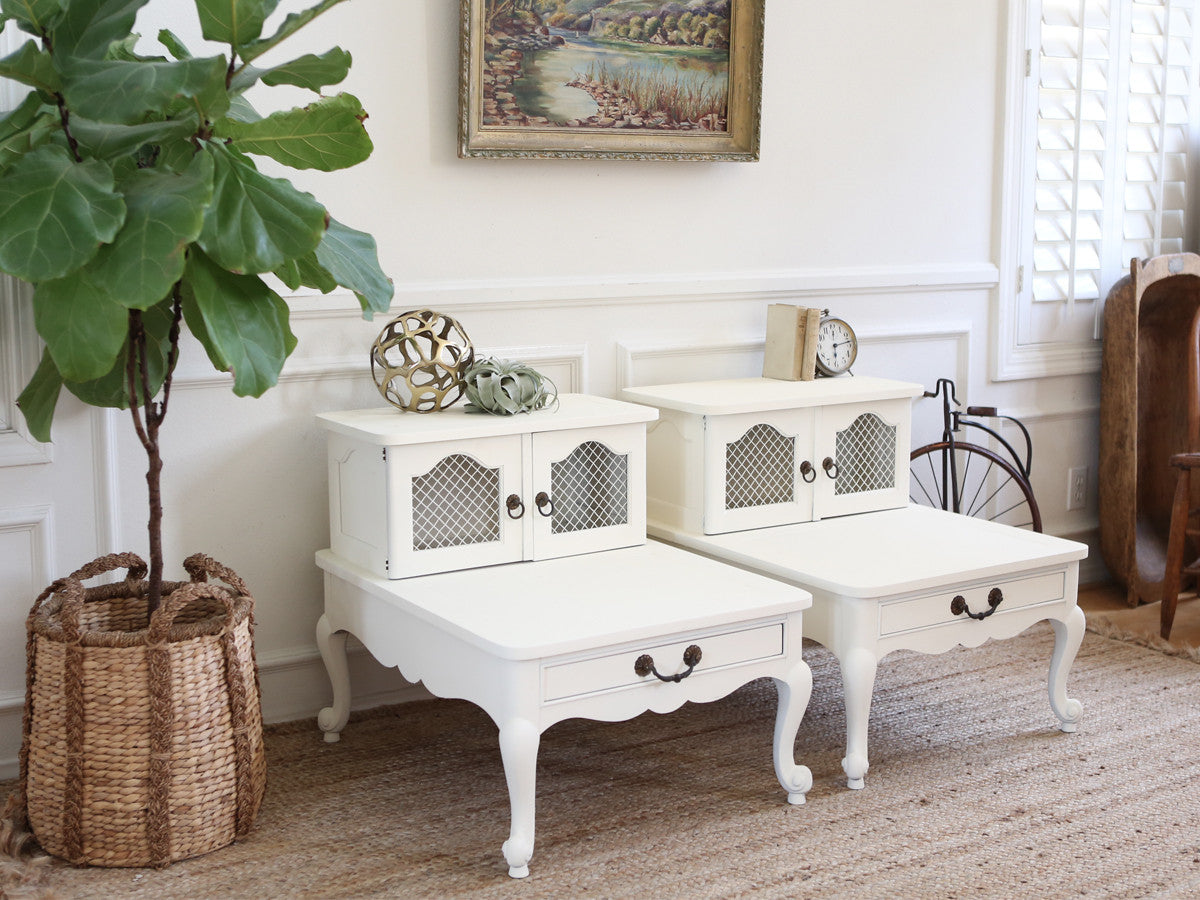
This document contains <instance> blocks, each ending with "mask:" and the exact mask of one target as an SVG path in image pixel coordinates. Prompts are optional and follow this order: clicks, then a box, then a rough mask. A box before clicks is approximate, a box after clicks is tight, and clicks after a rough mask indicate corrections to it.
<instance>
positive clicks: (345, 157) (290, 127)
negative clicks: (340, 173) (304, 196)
mask: <svg viewBox="0 0 1200 900" xmlns="http://www.w3.org/2000/svg"><path fill="white" fill-rule="evenodd" d="M366 115H367V114H366V113H365V112H363V108H362V104H361V103H359V102H358V99H357V98H356V97H354V96H353V95H351V94H338V95H337V96H336V97H322V98H321V99H320V100H318V101H317V102H316V103H311V104H309V105H308V106H306V107H304V108H302V109H290V110H285V111H284V112H277V113H274V114H272V115H269V116H267V117H266V118H265V119H261V120H259V121H258V122H238V121H235V120H233V119H223V120H222V121H220V122H218V123H217V125H216V126H215V127H214V129H213V131H214V133H215V134H216V136H217V137H222V138H230V139H232V140H233V142H234V146H236V147H237V149H238V150H239V151H241V152H242V153H257V154H261V155H263V156H269V157H271V158H272V159H274V160H276V161H277V162H281V163H283V164H284V165H287V166H291V167H292V168H294V169H320V170H321V171H322V172H332V171H334V170H336V169H345V168H349V167H350V166H354V165H357V164H358V163H360V162H362V161H363V160H365V159H366V158H367V157H368V156H370V155H371V150H372V149H373V148H372V145H371V138H370V137H369V136H368V135H367V131H366V129H365V128H363V124H362V120H363V119H365V118H366Z"/></svg>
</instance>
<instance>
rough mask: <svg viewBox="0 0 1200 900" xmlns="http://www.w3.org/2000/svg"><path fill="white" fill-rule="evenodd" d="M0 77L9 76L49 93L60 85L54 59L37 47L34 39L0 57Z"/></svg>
mask: <svg viewBox="0 0 1200 900" xmlns="http://www.w3.org/2000/svg"><path fill="white" fill-rule="evenodd" d="M0 77H4V78H11V79H12V80H13V81H19V82H21V84H27V85H29V86H30V87H34V88H37V89H38V90H42V91H48V92H49V93H54V92H56V91H57V90H58V89H59V88H60V87H62V80H61V79H60V78H59V77H58V72H57V71H56V70H55V68H54V61H53V60H52V59H51V58H50V54H49V53H47V52H46V51H44V50H42V49H40V48H39V47H38V45H37V42H36V41H26V42H25V43H24V44H22V45H21V47H20V49H18V50H17V51H16V52H15V53H10V54H9V55H8V56H6V57H4V58H3V59H0Z"/></svg>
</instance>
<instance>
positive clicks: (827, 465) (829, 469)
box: [821, 456, 838, 481]
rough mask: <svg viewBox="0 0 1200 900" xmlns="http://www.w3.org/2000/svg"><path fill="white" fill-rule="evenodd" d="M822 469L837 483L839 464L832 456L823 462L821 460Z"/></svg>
mask: <svg viewBox="0 0 1200 900" xmlns="http://www.w3.org/2000/svg"><path fill="white" fill-rule="evenodd" d="M821 468H822V469H824V470H825V474H826V475H828V476H829V477H830V478H832V479H833V480H834V481H837V477H838V464H837V463H836V462H834V461H833V457H832V456H827V457H825V458H824V459H823V460H821Z"/></svg>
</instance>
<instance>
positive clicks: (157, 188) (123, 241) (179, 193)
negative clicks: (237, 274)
mask: <svg viewBox="0 0 1200 900" xmlns="http://www.w3.org/2000/svg"><path fill="white" fill-rule="evenodd" d="M212 170H213V165H212V158H211V157H209V156H208V155H206V154H203V153H198V154H196V157H195V159H194V160H193V162H192V165H191V166H190V167H189V169H188V170H187V172H185V173H183V174H182V175H177V174H175V173H173V172H160V171H157V170H155V169H140V170H138V171H137V172H136V173H135V174H134V175H133V177H132V178H130V179H129V180H128V181H127V182H125V183H123V184H122V185H121V189H122V190H123V191H124V194H125V205H126V207H127V208H128V212H127V213H126V216H125V227H124V228H122V229H121V231H120V233H119V234H117V237H116V239H115V240H114V241H113V242H112V243H111V244H108V245H106V246H104V247H101V248H100V252H99V253H97V254H96V258H95V259H94V260H92V262H91V263H90V264H89V265H88V271H89V273H90V274H91V276H92V278H94V279H95V280H97V281H98V282H100V283H101V284H107V285H114V286H116V287H114V288H113V293H114V296H115V297H116V299H117V302H119V303H120V304H121V305H122V306H125V307H128V308H129V309H149V308H150V307H151V306H154V305H155V304H156V303H158V302H159V301H161V300H162V299H163V297H165V296H167V295H168V293H169V292H170V290H171V286H172V285H174V284H175V282H177V281H178V280H179V279H180V278H181V277H183V268H184V264H185V263H186V261H187V260H186V254H187V249H188V246H189V245H190V244H191V243H192V242H193V241H194V240H196V238H197V237H199V235H200V229H201V227H202V226H203V224H204V212H205V210H206V209H207V208H208V204H209V201H210V200H211V199H212V177H213V171H212Z"/></svg>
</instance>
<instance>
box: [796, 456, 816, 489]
mask: <svg viewBox="0 0 1200 900" xmlns="http://www.w3.org/2000/svg"><path fill="white" fill-rule="evenodd" d="M800 477H801V478H803V479H804V483H805V484H812V483H813V482H814V481H816V480H817V470H816V469H815V468H813V464H812V463H810V462H809V461H808V460H807V459H806V460H805V461H804V462H802V463H800Z"/></svg>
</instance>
